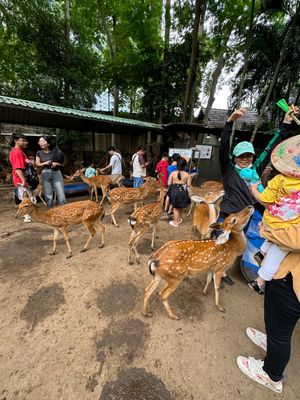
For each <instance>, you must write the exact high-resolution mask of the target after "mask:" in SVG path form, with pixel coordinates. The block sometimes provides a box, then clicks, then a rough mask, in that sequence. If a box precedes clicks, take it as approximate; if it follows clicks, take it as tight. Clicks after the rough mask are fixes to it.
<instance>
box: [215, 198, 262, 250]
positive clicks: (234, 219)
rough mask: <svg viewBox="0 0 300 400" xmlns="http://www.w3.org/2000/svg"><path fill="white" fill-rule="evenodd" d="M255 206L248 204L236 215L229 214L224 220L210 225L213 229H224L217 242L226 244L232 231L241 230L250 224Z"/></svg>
mask: <svg viewBox="0 0 300 400" xmlns="http://www.w3.org/2000/svg"><path fill="white" fill-rule="evenodd" d="M253 212H254V207H252V206H247V207H245V208H244V209H243V210H241V211H239V212H238V213H236V214H235V215H234V216H232V215H229V216H228V217H227V218H225V220H224V221H223V222H221V223H220V222H215V223H213V224H211V225H210V228H211V229H215V230H222V231H223V233H221V235H220V236H219V237H218V238H217V240H216V244H224V243H226V242H227V241H228V239H229V235H230V233H238V232H241V231H242V230H243V229H244V228H245V226H246V225H247V224H248V222H249V219H250V217H251V215H252V214H253Z"/></svg>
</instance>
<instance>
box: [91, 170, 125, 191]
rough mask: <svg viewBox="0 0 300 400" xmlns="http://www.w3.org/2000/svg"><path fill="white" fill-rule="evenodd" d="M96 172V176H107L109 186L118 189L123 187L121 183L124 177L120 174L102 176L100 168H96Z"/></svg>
mask: <svg viewBox="0 0 300 400" xmlns="http://www.w3.org/2000/svg"><path fill="white" fill-rule="evenodd" d="M96 171H97V176H98V175H102V176H107V177H108V178H109V179H110V185H113V186H119V187H121V186H123V181H124V179H125V176H124V175H122V174H110V175H104V174H102V173H101V170H100V168H97V169H96Z"/></svg>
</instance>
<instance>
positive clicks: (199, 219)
mask: <svg viewBox="0 0 300 400" xmlns="http://www.w3.org/2000/svg"><path fill="white" fill-rule="evenodd" d="M224 194H225V192H224V190H219V191H217V192H208V193H206V194H205V195H204V196H202V197H200V196H192V197H191V200H193V201H194V202H195V203H197V206H196V208H195V210H194V214H193V227H192V231H191V233H192V236H193V237H194V238H195V239H210V238H211V235H212V232H213V230H212V228H211V227H210V226H211V224H213V223H214V222H216V221H217V219H218V217H219V214H220V204H221V201H222V200H223V197H224Z"/></svg>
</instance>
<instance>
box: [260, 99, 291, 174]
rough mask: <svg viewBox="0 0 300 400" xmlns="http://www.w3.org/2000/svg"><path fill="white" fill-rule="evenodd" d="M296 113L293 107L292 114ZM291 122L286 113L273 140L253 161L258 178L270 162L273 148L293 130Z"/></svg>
mask: <svg viewBox="0 0 300 400" xmlns="http://www.w3.org/2000/svg"><path fill="white" fill-rule="evenodd" d="M298 112H299V108H298V107H294V114H297V113H298ZM292 121H293V119H292V117H291V116H290V114H289V113H286V114H285V116H284V120H283V123H282V124H281V125H280V127H279V128H278V130H277V132H276V133H275V135H274V136H273V138H272V139H271V140H270V142H269V143H268V145H267V147H266V148H265V150H264V151H263V152H262V153H261V155H260V156H259V157H258V158H257V160H256V161H255V163H254V165H255V167H256V170H257V172H258V175H259V176H260V175H261V174H262V172H263V170H264V169H265V168H266V166H267V165H268V163H269V162H270V158H271V153H272V151H273V150H274V149H275V147H276V146H277V145H278V144H279V143H280V142H282V141H283V140H285V139H287V136H288V133H289V131H290V130H291V129H292V128H293V126H292Z"/></svg>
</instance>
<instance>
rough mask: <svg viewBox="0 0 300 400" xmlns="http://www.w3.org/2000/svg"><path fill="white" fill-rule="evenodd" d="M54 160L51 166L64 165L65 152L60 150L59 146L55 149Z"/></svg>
mask: <svg viewBox="0 0 300 400" xmlns="http://www.w3.org/2000/svg"><path fill="white" fill-rule="evenodd" d="M52 157H53V160H52V164H51V168H57V167H63V165H64V163H65V156H64V153H63V152H62V151H61V150H59V149H58V148H57V147H55V148H54V150H53V156H52Z"/></svg>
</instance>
